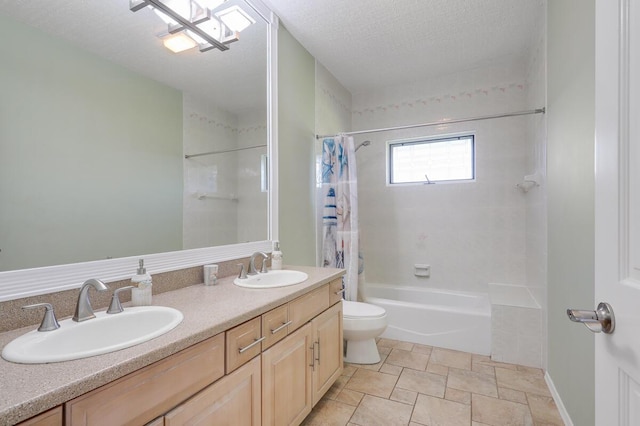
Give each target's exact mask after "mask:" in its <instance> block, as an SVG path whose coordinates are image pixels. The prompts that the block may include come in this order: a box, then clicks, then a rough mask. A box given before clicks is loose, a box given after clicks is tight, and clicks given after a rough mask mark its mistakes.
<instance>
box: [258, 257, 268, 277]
mask: <svg viewBox="0 0 640 426" xmlns="http://www.w3.org/2000/svg"><path fill="white" fill-rule="evenodd" d="M267 272H269V270H268V269H267V258H263V259H262V268H260V273H261V274H266V273H267Z"/></svg>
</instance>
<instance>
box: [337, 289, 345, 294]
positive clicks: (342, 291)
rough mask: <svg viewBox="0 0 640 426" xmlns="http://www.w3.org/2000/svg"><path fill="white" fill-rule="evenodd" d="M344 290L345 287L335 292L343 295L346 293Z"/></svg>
mask: <svg viewBox="0 0 640 426" xmlns="http://www.w3.org/2000/svg"><path fill="white" fill-rule="evenodd" d="M344 292H345V289H344V288H343V289H342V290H338V291H336V293H335V294H342V295H344Z"/></svg>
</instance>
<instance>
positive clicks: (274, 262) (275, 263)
mask: <svg viewBox="0 0 640 426" xmlns="http://www.w3.org/2000/svg"><path fill="white" fill-rule="evenodd" d="M271 269H272V270H278V269H282V252H281V251H280V242H278V241H274V242H273V251H272V252H271Z"/></svg>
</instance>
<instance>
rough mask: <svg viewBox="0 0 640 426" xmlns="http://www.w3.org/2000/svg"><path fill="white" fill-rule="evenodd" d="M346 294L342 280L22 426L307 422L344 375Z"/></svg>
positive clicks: (252, 425) (254, 425)
mask: <svg viewBox="0 0 640 426" xmlns="http://www.w3.org/2000/svg"><path fill="white" fill-rule="evenodd" d="M341 288H342V282H341V279H336V280H334V281H332V282H330V283H328V284H325V285H323V286H321V287H319V288H317V289H315V290H312V291H311V292H309V293H307V294H304V295H302V296H300V297H298V298H297V299H294V300H292V301H290V302H288V303H285V304H283V305H281V306H278V307H276V308H274V309H271V310H270V311H268V312H265V313H264V314H262V315H260V316H258V317H255V318H253V319H251V320H249V321H246V322H245V323H242V324H240V325H238V326H236V327H233V328H231V329H229V330H227V331H226V332H224V333H220V334H218V335H216V336H214V337H211V338H209V339H207V340H205V341H203V342H200V343H197V344H195V345H193V346H191V347H189V348H187V349H184V350H182V351H180V352H178V353H176V354H174V355H171V356H169V357H167V358H165V359H163V360H160V361H158V362H156V363H154V364H151V365H149V366H147V367H144V368H142V369H140V370H138V371H135V372H133V373H131V374H128V375H126V376H124V377H122V378H120V379H118V380H115V381H114V382H112V383H109V384H107V385H104V386H102V387H100V388H98V389H95V390H93V391H91V392H88V393H86V394H84V395H82V396H79V397H77V398H75V399H73V400H71V401H68V402H67V403H65V404H64V406H60V407H56V408H54V409H51V410H49V411H47V412H45V413H42V414H40V415H38V416H36V417H33V418H31V419H29V420H27V421H25V422H23V423H21V424H20V425H24V426H26V425H29V426H54V425H55V426H60V425H62V424H63V422H64V425H67V426H79V425H80V426H82V425H109V426H111V425H144V424H146V425H147V426H174V425H183V424H194V425H197V424H202V425H214V426H215V425H233V426H236V425H239V426H260V425H261V424H264V425H277V426H280V425H299V424H300V423H301V422H302V421H303V420H304V418H305V417H306V416H307V415H308V414H309V413H310V412H311V409H312V408H313V406H314V405H315V404H316V403H317V402H318V401H319V400H320V398H322V396H323V395H324V394H325V393H326V391H327V390H328V389H329V388H330V387H331V386H332V385H333V383H334V382H335V380H336V379H337V378H338V377H339V376H340V374H342V368H343V362H342V359H343V340H342V303H340V295H341V291H340V290H341ZM225 374H226V375H225Z"/></svg>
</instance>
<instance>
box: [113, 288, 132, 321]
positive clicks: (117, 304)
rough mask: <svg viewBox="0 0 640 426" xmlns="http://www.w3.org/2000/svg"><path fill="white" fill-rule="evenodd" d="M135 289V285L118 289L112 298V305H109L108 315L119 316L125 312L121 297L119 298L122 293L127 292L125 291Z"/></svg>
mask: <svg viewBox="0 0 640 426" xmlns="http://www.w3.org/2000/svg"><path fill="white" fill-rule="evenodd" d="M134 287H135V286H133V285H128V286H126V287H120V288H117V289H116V290H115V291H114V292H113V296H111V303H110V304H109V309H107V313H108V314H119V313H120V312H122V311H124V308H123V307H122V304H121V303H120V297H119V295H120V292H121V291H125V290H131V289H132V288H134Z"/></svg>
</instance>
